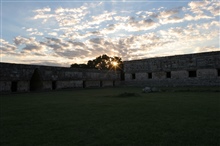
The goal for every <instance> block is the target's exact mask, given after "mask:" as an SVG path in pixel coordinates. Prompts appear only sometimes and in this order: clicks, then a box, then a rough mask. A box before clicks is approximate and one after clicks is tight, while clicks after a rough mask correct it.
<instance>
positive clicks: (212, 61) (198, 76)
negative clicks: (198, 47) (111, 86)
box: [124, 51, 220, 86]
mask: <svg viewBox="0 0 220 146" xmlns="http://www.w3.org/2000/svg"><path fill="white" fill-rule="evenodd" d="M124 72H125V82H124V84H130V85H132V84H134V85H143V84H144V85H148V86H190V85H196V86H200V85H201V86H220V77H219V76H220V75H219V74H220V73H219V72H220V51H216V52H207V53H199V54H189V55H178V56H169V57H159V58H149V59H143V60H134V61H125V62H124Z"/></svg>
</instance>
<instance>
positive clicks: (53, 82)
mask: <svg viewBox="0 0 220 146" xmlns="http://www.w3.org/2000/svg"><path fill="white" fill-rule="evenodd" d="M56 88H57V82H56V81H52V90H55V89H56Z"/></svg>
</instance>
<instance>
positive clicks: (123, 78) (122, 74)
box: [121, 71, 125, 81]
mask: <svg viewBox="0 0 220 146" xmlns="http://www.w3.org/2000/svg"><path fill="white" fill-rule="evenodd" d="M124 80H125V73H124V72H123V71H121V81H124Z"/></svg>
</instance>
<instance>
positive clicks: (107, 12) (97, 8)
mask: <svg viewBox="0 0 220 146" xmlns="http://www.w3.org/2000/svg"><path fill="white" fill-rule="evenodd" d="M0 8H1V38H0V39H1V46H0V48H1V62H10V63H21V64H39V65H52V66H65V67H68V66H70V65H71V64H74V63H87V61H88V60H92V59H95V58H96V57H98V56H100V55H103V54H107V55H108V56H118V57H121V58H122V60H123V61H127V60H137V59H146V58H152V57H161V56H172V55H180V54H191V53H200V52H209V51H220V48H219V34H220V29H219V28H220V21H219V18H220V16H219V15H220V13H219V9H220V2H219V1H217V0H212V1H185V0H184V1H181V0H169V1H159V0H154V1H153V0H151V1H150V0H145V1H137V0H136V1H131V0H106V1H97V0H93V1H83V0H81V1H75V0H68V1H65V0H62V1H58V0H53V1H52V0H32V1H31V0H1V7H0Z"/></svg>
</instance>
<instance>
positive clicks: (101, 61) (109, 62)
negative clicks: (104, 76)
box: [71, 54, 123, 71]
mask: <svg viewBox="0 0 220 146" xmlns="http://www.w3.org/2000/svg"><path fill="white" fill-rule="evenodd" d="M71 67H76V68H94V69H99V70H117V71H122V70H123V62H122V59H121V58H120V57H116V56H114V57H109V56H108V55H106V54H103V55H101V56H98V57H96V59H93V60H89V61H88V62H87V64H76V63H75V64H72V65H71Z"/></svg>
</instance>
